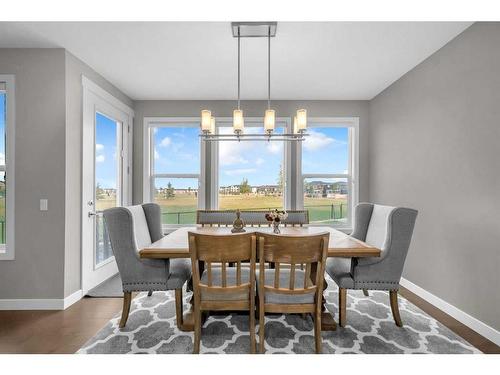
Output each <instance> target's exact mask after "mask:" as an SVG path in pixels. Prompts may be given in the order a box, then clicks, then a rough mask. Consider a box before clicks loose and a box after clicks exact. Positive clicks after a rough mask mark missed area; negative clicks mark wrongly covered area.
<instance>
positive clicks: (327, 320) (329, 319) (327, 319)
mask: <svg viewBox="0 0 500 375" xmlns="http://www.w3.org/2000/svg"><path fill="white" fill-rule="evenodd" d="M327 287H328V284H327V282H326V281H324V285H323V290H326V288H327ZM321 298H322V306H321V330H322V331H335V330H336V329H337V323H336V322H335V319H334V318H333V316H332V314H330V312H329V311H328V310H327V308H326V300H325V297H324V296H322V297H321Z"/></svg>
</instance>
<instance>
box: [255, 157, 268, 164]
mask: <svg viewBox="0 0 500 375" xmlns="http://www.w3.org/2000/svg"><path fill="white" fill-rule="evenodd" d="M265 162H266V161H265V160H264V159H262V158H257V160H255V165H262V164H264V163H265Z"/></svg>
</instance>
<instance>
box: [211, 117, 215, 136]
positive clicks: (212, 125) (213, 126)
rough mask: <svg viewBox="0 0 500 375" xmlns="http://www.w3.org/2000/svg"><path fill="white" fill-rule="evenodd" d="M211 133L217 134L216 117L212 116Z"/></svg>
mask: <svg viewBox="0 0 500 375" xmlns="http://www.w3.org/2000/svg"><path fill="white" fill-rule="evenodd" d="M210 134H215V117H212V118H210Z"/></svg>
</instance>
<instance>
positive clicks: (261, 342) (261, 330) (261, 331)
mask: <svg viewBox="0 0 500 375" xmlns="http://www.w3.org/2000/svg"><path fill="white" fill-rule="evenodd" d="M265 324H266V322H265V316H264V307H263V306H261V307H260V309H259V352H260V353H261V354H263V353H264V350H265V349H264V326H265Z"/></svg>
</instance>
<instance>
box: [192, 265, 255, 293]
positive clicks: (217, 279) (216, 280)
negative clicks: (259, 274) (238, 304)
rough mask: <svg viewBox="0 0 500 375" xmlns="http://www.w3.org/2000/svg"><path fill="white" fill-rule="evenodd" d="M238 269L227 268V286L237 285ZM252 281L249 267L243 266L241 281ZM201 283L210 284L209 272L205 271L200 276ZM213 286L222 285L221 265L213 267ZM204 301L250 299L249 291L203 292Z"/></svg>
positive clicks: (243, 282)
mask: <svg viewBox="0 0 500 375" xmlns="http://www.w3.org/2000/svg"><path fill="white" fill-rule="evenodd" d="M236 281H237V271H236V267H227V268H226V286H236ZM249 281H250V270H249V269H248V268H243V267H242V268H241V283H242V284H245V283H248V282H249ZM200 282H201V284H205V285H208V272H207V270H204V271H203V274H202V275H201V278H200ZM212 286H222V269H221V268H220V267H212ZM201 299H202V300H203V301H241V300H248V291H247V292H244V293H241V292H238V293H224V294H219V293H217V294H215V293H206V292H203V291H202V293H201Z"/></svg>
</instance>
